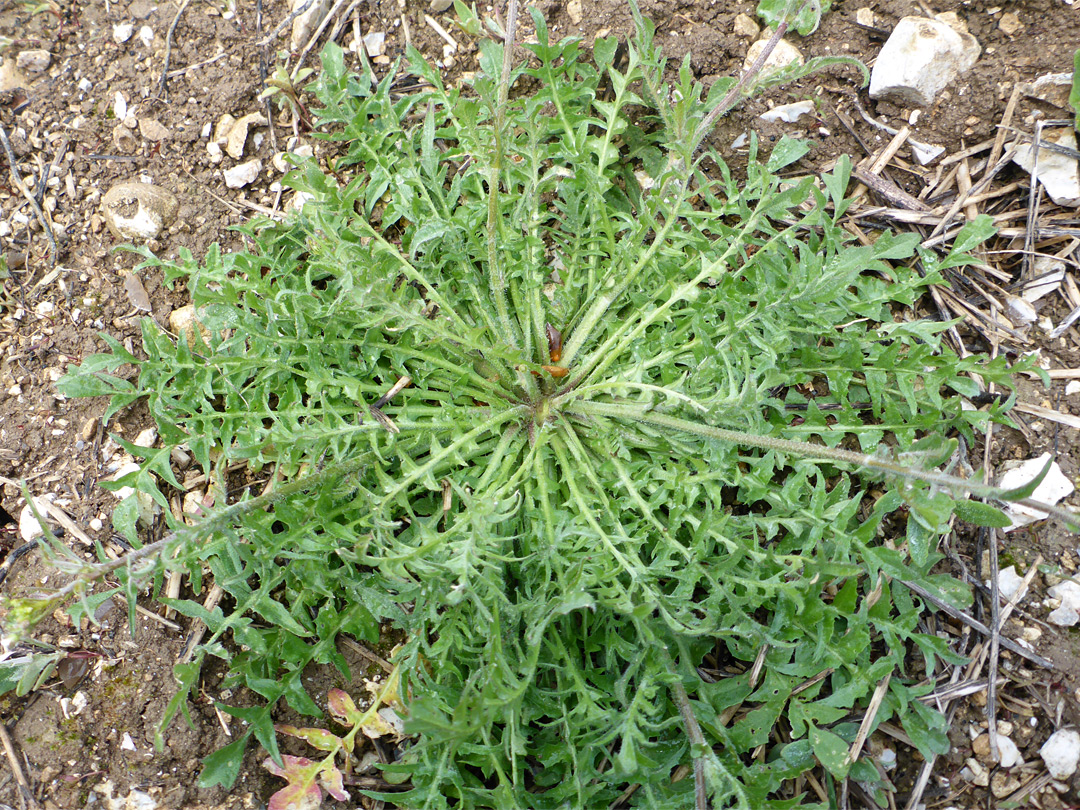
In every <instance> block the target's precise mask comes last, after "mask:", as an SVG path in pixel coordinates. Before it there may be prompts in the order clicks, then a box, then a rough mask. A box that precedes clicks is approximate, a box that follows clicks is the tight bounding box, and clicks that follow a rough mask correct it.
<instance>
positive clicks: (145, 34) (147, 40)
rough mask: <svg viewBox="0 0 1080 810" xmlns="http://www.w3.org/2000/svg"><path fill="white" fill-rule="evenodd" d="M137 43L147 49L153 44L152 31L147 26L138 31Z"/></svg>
mask: <svg viewBox="0 0 1080 810" xmlns="http://www.w3.org/2000/svg"><path fill="white" fill-rule="evenodd" d="M139 41H140V42H141V43H142V44H143V45H145V46H146V47H147V48H149V47H150V46H151V45H152V44H153V42H154V29H153V28H151V27H150V26H149V25H144V26H143V27H142V28H140V29H139Z"/></svg>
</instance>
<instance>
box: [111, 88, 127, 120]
mask: <svg viewBox="0 0 1080 810" xmlns="http://www.w3.org/2000/svg"><path fill="white" fill-rule="evenodd" d="M112 108H113V115H115V116H116V120H117V121H123V120H124V119H125V118H127V113H128V106H127V99H126V98H124V94H123V93H121V92H120V91H119V90H117V91H116V95H114V96H113V105H112Z"/></svg>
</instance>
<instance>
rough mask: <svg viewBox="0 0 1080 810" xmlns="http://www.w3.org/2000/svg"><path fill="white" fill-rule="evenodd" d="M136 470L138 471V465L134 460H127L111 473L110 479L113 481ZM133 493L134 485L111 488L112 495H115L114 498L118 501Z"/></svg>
mask: <svg viewBox="0 0 1080 810" xmlns="http://www.w3.org/2000/svg"><path fill="white" fill-rule="evenodd" d="M129 458H130V456H129ZM138 471H139V465H138V464H136V463H135V462H134V461H129V462H127V463H126V464H122V465H121V466H120V469H119V470H117V471H116V472H115V473H113V477H112V480H113V481H119V480H120V479H121V478H123V477H124V476H125V475H128V474H130V473H133V472H138ZM134 494H135V489H134V487H120V489H114V490H113V495H115V496H116V499H117V500H119V501H122V500H124V499H125V498H128V497H131V496H132V495H134Z"/></svg>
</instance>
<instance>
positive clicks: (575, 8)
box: [566, 0, 584, 25]
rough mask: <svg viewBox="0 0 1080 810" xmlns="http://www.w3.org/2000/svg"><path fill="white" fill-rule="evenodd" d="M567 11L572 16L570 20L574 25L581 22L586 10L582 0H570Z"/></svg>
mask: <svg viewBox="0 0 1080 810" xmlns="http://www.w3.org/2000/svg"><path fill="white" fill-rule="evenodd" d="M566 13H567V14H568V15H569V17H570V22H572V23H573V24H574V25H578V24H580V23H581V20H582V18H583V17H584V10H583V9H582V8H581V0H570V1H569V2H568V3H567V4H566Z"/></svg>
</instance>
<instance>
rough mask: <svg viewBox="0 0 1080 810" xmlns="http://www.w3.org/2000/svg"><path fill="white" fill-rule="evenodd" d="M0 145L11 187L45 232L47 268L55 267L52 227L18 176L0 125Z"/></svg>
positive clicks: (11, 150) (13, 153)
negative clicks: (13, 187)
mask: <svg viewBox="0 0 1080 810" xmlns="http://www.w3.org/2000/svg"><path fill="white" fill-rule="evenodd" d="M0 144H2V145H3V147H4V154H5V155H7V160H8V173H9V174H10V175H11V183H12V185H14V186H15V188H17V189H18V190H19V192H20V193H21V194H22V195H23V196H24V197H25V198H26V201H27V202H28V203H30V207H31V208H33V209H34V214H35V215H36V216H37V218H38V222H40V223H41V227H42V229H43V230H44V231H45V236H46V237H48V240H49V267H50V268H52V267H56V260H57V259H58V258H59V252H60V251H59V249H58V248H57V247H56V237H55V236H54V235H53V229H52V225H51V224H50V223H49V218H48V217H46V216H45V212H44V211H42V210H41V206H40V205H38V202H37V200H35V199H34V195H33V194H32V193H31V192H30V189H28V188H27V187H26V184H25V183H24V182H23V179H22V175H20V174H19V164H18V163H17V162H16V160H15V151H14V150H13V149H12V148H11V141H9V140H8V136H7V130H6V129H4V127H3V125H0Z"/></svg>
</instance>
